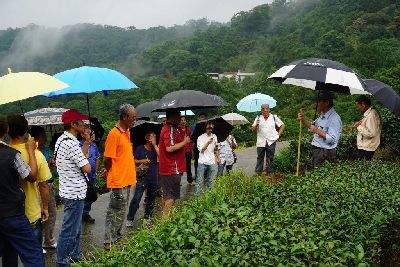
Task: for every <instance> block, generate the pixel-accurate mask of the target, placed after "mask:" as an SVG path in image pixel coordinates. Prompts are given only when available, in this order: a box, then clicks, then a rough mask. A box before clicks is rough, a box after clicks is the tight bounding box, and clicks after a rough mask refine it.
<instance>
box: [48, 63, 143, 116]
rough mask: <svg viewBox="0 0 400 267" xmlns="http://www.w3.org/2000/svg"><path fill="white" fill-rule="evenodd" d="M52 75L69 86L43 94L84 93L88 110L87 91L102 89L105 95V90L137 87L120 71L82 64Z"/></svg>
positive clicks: (92, 91)
mask: <svg viewBox="0 0 400 267" xmlns="http://www.w3.org/2000/svg"><path fill="white" fill-rule="evenodd" d="M54 77H55V78H57V79H59V80H60V81H63V82H64V83H67V84H69V85H70V86H69V87H67V88H65V89H62V90H59V91H53V92H50V93H47V94H45V96H49V97H51V96H60V95H66V94H86V99H87V104H88V111H89V96H88V94H89V93H94V92H99V91H103V93H104V94H105V95H107V91H114V90H128V89H133V88H139V87H137V85H136V84H135V83H133V82H132V81H131V80H129V79H128V78H127V77H126V76H125V75H123V74H122V73H120V72H118V71H115V70H112V69H107V68H98V67H89V66H83V67H80V68H75V69H70V70H66V71H63V72H59V73H57V74H56V75H54ZM67 81H68V82H67ZM89 115H90V111H89Z"/></svg>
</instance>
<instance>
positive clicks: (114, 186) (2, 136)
mask: <svg viewBox="0 0 400 267" xmlns="http://www.w3.org/2000/svg"><path fill="white" fill-rule="evenodd" d="M333 97H334V96H333V93H332V92H329V91H321V92H319V93H318V95H317V99H316V101H317V109H318V111H320V112H321V114H320V116H319V117H318V118H317V119H316V120H315V121H314V122H311V121H309V120H307V119H306V118H305V116H304V113H303V112H302V111H300V112H299V113H298V120H299V121H302V123H303V124H304V125H305V126H306V127H307V128H308V129H309V131H310V132H312V133H313V134H314V135H313V140H312V142H311V144H312V146H313V151H312V164H313V166H317V165H319V164H321V163H322V162H323V161H325V160H334V159H335V158H336V148H337V145H338V142H339V139H340V135H341V133H342V121H341V118H340V116H339V115H338V114H337V113H336V111H335V109H334V108H333ZM356 107H357V109H358V110H360V111H361V112H363V117H362V119H360V120H359V121H357V122H355V123H354V124H353V127H354V128H355V129H357V131H358V136H357V146H358V152H357V156H358V158H360V159H371V158H372V156H373V154H374V151H375V150H376V149H377V147H378V146H379V143H380V132H381V127H382V126H381V119H380V115H379V113H378V111H377V110H376V109H375V108H374V107H373V106H372V105H371V101H370V99H369V98H368V97H366V96H359V97H358V98H357V100H356ZM261 114H262V115H261V116H257V117H256V118H255V120H254V123H253V125H252V131H254V132H256V133H257V163H256V167H255V172H256V173H257V174H261V173H262V172H264V171H265V172H267V173H268V174H271V173H272V172H273V156H274V153H275V147H276V141H277V140H278V139H279V137H280V136H281V135H282V134H283V131H284V129H285V124H284V123H283V122H282V120H281V119H279V118H278V117H277V116H276V115H272V114H271V113H270V108H269V106H268V105H266V104H264V105H262V106H261ZM88 119H89V117H88V116H86V115H83V114H81V113H79V112H78V111H77V110H74V109H71V110H68V111H66V112H65V113H63V115H62V122H63V124H64V130H65V131H64V132H63V133H62V135H61V136H60V137H58V139H57V141H56V142H55V146H54V153H53V155H51V153H50V152H49V151H48V149H46V147H45V143H46V132H45V131H44V129H43V128H42V127H32V128H31V129H29V133H30V135H31V136H32V138H30V139H28V140H27V138H26V137H27V133H28V123H27V121H26V119H25V118H24V117H23V116H21V115H9V116H7V117H4V116H0V171H1V172H2V179H0V237H1V238H0V252H1V256H2V262H3V266H17V262H18V255H19V256H20V259H21V261H22V263H23V264H24V265H25V266H44V257H43V249H42V247H46V248H56V249H57V260H56V262H57V266H69V265H70V264H71V262H75V261H79V260H80V259H81V257H82V255H81V254H82V253H81V249H80V235H81V226H82V221H85V222H88V223H94V219H93V218H92V217H91V216H90V214H89V212H90V209H91V203H90V202H89V201H85V198H86V191H87V188H88V186H89V185H90V184H94V183H95V181H96V173H97V172H98V171H99V164H100V162H99V157H100V153H99V150H98V147H97V146H96V144H95V143H94V142H93V141H94V139H95V137H94V135H93V132H92V130H91V129H90V127H89V126H88V125H86V124H85V123H84V121H86V120H88ZM135 121H136V110H135V108H134V107H133V106H132V105H130V104H123V105H121V106H120V109H119V120H118V122H117V123H116V125H115V127H113V128H112V129H111V130H110V132H109V133H108V136H107V139H106V141H105V148H104V170H103V171H102V175H103V176H104V177H106V179H107V188H109V189H110V200H109V204H108V207H107V211H106V218H105V234H104V246H105V248H106V249H110V248H111V246H112V244H114V243H116V242H118V241H119V240H120V239H121V238H122V236H123V231H122V230H123V225H124V222H125V220H126V226H128V227H129V226H133V219H134V217H135V214H136V212H137V210H138V207H139V203H140V201H141V199H142V196H143V194H144V192H146V204H147V205H146V208H145V214H144V221H145V223H150V222H151V221H150V218H151V215H152V211H153V208H154V203H155V198H156V194H157V188H158V186H160V187H161V189H162V203H163V209H162V217H163V218H164V219H165V218H168V216H169V214H170V211H171V208H172V207H173V205H174V203H175V201H176V200H177V199H179V198H180V184H181V178H182V175H183V173H187V181H188V183H189V184H192V183H193V181H195V192H196V194H201V193H202V191H203V183H205V187H206V189H209V188H211V187H212V185H213V181H214V178H215V176H219V175H223V172H224V169H226V171H227V172H228V173H229V171H230V170H232V165H233V164H234V163H235V161H236V156H235V153H234V149H235V148H236V146H237V144H236V140H235V138H234V137H233V136H232V135H229V136H228V137H227V139H226V140H223V141H222V142H221V140H220V141H218V139H217V136H216V135H215V134H214V133H213V130H214V124H213V123H212V122H211V121H206V118H205V114H203V113H202V114H200V116H199V122H200V123H201V122H203V123H204V124H205V133H203V134H201V135H200V136H199V137H198V138H197V139H196V140H192V139H191V136H192V133H193V131H194V128H193V127H192V128H190V127H187V122H186V118H185V117H182V116H181V115H180V112H179V111H178V110H174V109H171V110H167V111H166V120H165V123H164V124H163V127H162V129H161V133H160V137H159V142H158V144H157V140H156V139H157V138H156V134H155V133H154V132H152V131H148V132H147V133H146V136H145V140H146V143H145V144H141V145H139V146H137V147H136V148H135V151H133V146H132V143H131V141H130V140H131V139H130V128H131V127H132V126H133V124H134V122H135ZM7 137H9V139H10V142H9V143H8V144H7V143H5V140H6V138H7ZM192 157H193V158H194V161H195V163H194V165H195V175H194V179H193V175H192V171H191V160H192ZM264 162H265V165H264ZM264 167H265V170H264ZM52 168H56V171H57V174H58V177H59V195H60V197H61V201H62V203H63V204H64V215H63V216H64V217H63V221H62V226H61V230H60V233H59V235H58V242H56V239H55V236H54V223H55V218H56V209H55V199H54V190H53V184H52V182H53V179H52V172H51V169H52ZM133 185H135V194H134V196H133V198H132V200H131V202H130V204H129V210H128V214H126V212H127V207H128V201H129V194H130V191H131V187H132V186H133ZM43 236H44V240H43Z"/></svg>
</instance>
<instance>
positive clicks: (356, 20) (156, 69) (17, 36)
mask: <svg viewBox="0 0 400 267" xmlns="http://www.w3.org/2000/svg"><path fill="white" fill-rule="evenodd" d="M396 2H397V1H396V0H372V1H367V2H366V1H362V0H355V1H350V0H298V1H286V0H275V1H274V2H273V3H272V4H265V5H260V6H256V7H254V8H253V9H252V10H250V11H242V12H239V13H237V14H233V16H232V18H231V20H230V22H229V23H225V24H223V23H216V22H210V21H208V20H207V19H200V20H191V21H188V22H187V23H185V24H184V25H175V26H173V27H169V28H166V27H162V26H159V27H154V28H149V29H137V28H135V27H134V26H131V27H127V28H119V27H115V26H109V25H93V24H79V25H72V26H65V27H63V28H45V27H42V26H38V25H29V26H27V27H25V28H15V29H12V28H9V29H6V30H1V31H0V72H1V74H2V75H4V74H6V71H7V68H8V67H10V68H12V70H13V71H14V72H18V71H42V72H46V73H48V74H55V73H57V72H60V71H63V70H66V69H70V68H75V67H79V66H82V65H88V66H99V67H108V68H113V69H116V70H118V71H121V72H122V73H124V74H125V75H126V76H127V77H129V78H130V79H131V80H132V81H134V82H135V83H136V84H137V85H138V86H139V87H140V89H138V90H128V91H117V92H111V93H109V94H108V96H104V95H103V94H102V93H96V94H91V95H90V96H89V98H90V111H91V114H92V115H93V116H95V117H98V118H99V119H100V121H101V122H102V123H103V124H104V125H105V126H106V128H109V127H111V125H113V123H114V122H115V120H116V119H117V110H118V106H119V105H120V104H122V103H125V102H128V103H131V104H133V105H138V104H140V103H144V102H147V101H150V100H158V99H160V98H161V97H162V96H163V95H165V94H166V93H168V92H170V91H174V90H179V89H193V90H201V91H204V92H207V93H212V94H218V95H220V96H221V97H223V98H224V99H225V100H226V101H227V102H228V103H229V106H227V107H224V108H221V109H218V110H210V111H209V112H210V113H212V114H220V115H222V114H223V113H227V112H237V110H236V107H235V106H236V104H237V102H238V101H239V100H240V99H241V98H242V97H244V96H246V95H248V94H250V93H254V92H261V93H266V94H269V95H271V96H273V97H274V98H275V99H276V100H277V101H278V105H277V107H276V108H275V109H274V110H273V111H272V112H273V113H276V114H278V115H279V116H282V118H283V119H284V120H285V121H286V122H287V125H288V129H287V136H286V138H291V137H292V136H294V135H295V130H296V120H295V118H296V116H297V111H298V109H299V108H304V109H305V110H306V112H307V114H309V115H310V116H312V115H313V112H314V109H315V107H314V105H313V101H312V95H313V92H312V91H311V90H305V89H302V88H296V87H293V86H282V85H280V84H277V83H276V82H274V81H270V80H268V79H267V77H268V76H269V75H270V74H271V73H272V72H273V71H274V70H276V69H277V68H279V67H281V66H283V65H285V64H288V63H290V62H292V61H294V60H297V59H301V58H306V57H319V58H328V59H331V60H335V61H340V62H342V63H344V64H346V65H348V66H349V67H351V68H352V69H353V70H355V71H356V72H357V73H358V74H359V75H360V76H361V77H363V78H374V79H378V80H381V81H383V82H385V83H387V84H389V85H391V86H392V87H393V88H394V89H395V90H396V91H397V92H400V64H399V62H400V39H399V36H400V6H399V5H398V4H396ZM238 70H240V71H242V72H255V73H256V75H255V76H253V77H250V78H246V79H245V80H244V81H243V82H238V81H235V80H234V79H223V80H220V81H215V80H212V79H211V78H210V77H208V76H207V74H206V73H209V72H219V73H223V72H231V71H238ZM335 102H336V109H337V110H338V112H339V114H341V116H342V119H343V121H344V122H345V124H350V123H351V122H353V121H354V120H355V119H357V118H358V117H360V115H361V114H359V113H358V112H357V111H356V109H355V108H354V97H352V96H345V95H337V96H336V101H335ZM21 104H22V106H23V110H24V111H30V110H33V109H36V108H41V107H47V106H51V107H65V108H77V109H79V110H81V111H83V112H85V111H86V109H87V107H86V97H85V96H84V95H71V96H63V97H56V98H46V97H41V96H39V97H35V98H32V99H28V100H24V101H21ZM11 112H21V111H20V107H19V105H18V103H10V104H6V105H2V106H0V113H6V114H7V113H11ZM243 115H245V116H247V117H248V119H249V120H250V121H252V120H253V118H254V117H255V115H256V114H251V113H247V114H243ZM388 116H389V117H388V118H389V120H391V122H390V123H391V124H393V123H395V124H396V123H398V119H397V118H395V117H392V116H390V114H389V115H388ZM191 120H194V118H191ZM397 125H398V124H397ZM235 130H236V131H237V133H239V134H240V135H241V136H242V138H241V139H242V140H240V141H243V142H245V143H246V141H247V142H248V143H249V141H251V140H252V139H251V137H250V136H251V134H250V135H249V133H248V131H247V129H245V128H243V129H235ZM395 135H396V136H398V135H399V133H397V134H395Z"/></svg>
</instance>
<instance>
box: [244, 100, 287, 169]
mask: <svg viewBox="0 0 400 267" xmlns="http://www.w3.org/2000/svg"><path fill="white" fill-rule="evenodd" d="M261 113H262V116H257V118H256V119H255V120H254V123H253V126H252V127H251V130H252V131H253V132H256V133H257V165H256V169H255V172H256V173H257V174H258V175H260V174H261V173H262V172H263V169H264V157H265V162H266V166H265V167H266V168H267V169H266V172H267V173H268V174H271V173H272V160H273V157H274V154H275V146H276V140H278V138H279V136H280V135H281V134H282V133H283V131H284V130H285V124H284V123H283V122H282V121H281V120H280V119H279V118H278V117H277V116H275V115H272V114H270V109H269V105H268V104H262V105H261ZM276 127H278V128H279V129H278V131H277V130H276Z"/></svg>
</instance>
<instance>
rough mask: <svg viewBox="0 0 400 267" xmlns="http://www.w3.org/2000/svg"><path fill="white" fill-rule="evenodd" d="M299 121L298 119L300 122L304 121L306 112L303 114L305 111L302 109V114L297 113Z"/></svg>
mask: <svg viewBox="0 0 400 267" xmlns="http://www.w3.org/2000/svg"><path fill="white" fill-rule="evenodd" d="M297 119H298V120H299V121H304V112H303V109H300V112H299V113H297Z"/></svg>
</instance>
